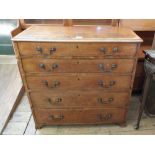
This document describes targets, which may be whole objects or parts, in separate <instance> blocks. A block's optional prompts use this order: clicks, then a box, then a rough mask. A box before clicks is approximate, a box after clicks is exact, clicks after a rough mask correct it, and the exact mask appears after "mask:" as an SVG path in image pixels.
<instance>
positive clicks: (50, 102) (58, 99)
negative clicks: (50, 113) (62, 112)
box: [47, 97, 62, 105]
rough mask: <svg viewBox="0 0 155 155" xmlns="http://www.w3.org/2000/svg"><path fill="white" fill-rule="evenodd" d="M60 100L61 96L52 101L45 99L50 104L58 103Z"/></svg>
mask: <svg viewBox="0 0 155 155" xmlns="http://www.w3.org/2000/svg"><path fill="white" fill-rule="evenodd" d="M61 102H62V98H60V97H58V98H56V99H55V101H52V100H51V99H50V98H48V99H47V103H48V104H50V105H59V104H60V103H61Z"/></svg>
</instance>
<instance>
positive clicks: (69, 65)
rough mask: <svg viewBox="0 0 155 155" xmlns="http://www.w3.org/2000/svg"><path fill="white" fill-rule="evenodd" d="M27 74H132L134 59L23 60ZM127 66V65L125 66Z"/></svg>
mask: <svg viewBox="0 0 155 155" xmlns="http://www.w3.org/2000/svg"><path fill="white" fill-rule="evenodd" d="M22 62H23V68H24V71H25V72H26V73H75V72H77V73H102V72H103V73H132V71H133V66H134V62H135V60H134V59H104V60H101V59H100V60H80V59H79V60H75V59H74V60H73V59H71V60H68V59H65V60H60V59H59V60H57V59H29V58H28V59H27V58H26V59H22ZM125 64H127V65H125Z"/></svg>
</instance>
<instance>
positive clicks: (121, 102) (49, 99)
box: [30, 91, 130, 108]
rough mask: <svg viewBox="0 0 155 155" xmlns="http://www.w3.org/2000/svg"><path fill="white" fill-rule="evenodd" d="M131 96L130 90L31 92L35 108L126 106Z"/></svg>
mask: <svg viewBox="0 0 155 155" xmlns="http://www.w3.org/2000/svg"><path fill="white" fill-rule="evenodd" d="M129 96H130V93H128V92H120V93H119V92H115V93H112V92H103V91H72V92H70V91H67V92H63V91H62V92H60V91H59V92H48V93H44V92H30V98H31V101H32V104H33V107H35V108H70V107H126V106H127V105H128V101H129Z"/></svg>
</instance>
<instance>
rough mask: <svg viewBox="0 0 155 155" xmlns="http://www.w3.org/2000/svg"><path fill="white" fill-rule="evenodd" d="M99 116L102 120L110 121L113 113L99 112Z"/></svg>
mask: <svg viewBox="0 0 155 155" xmlns="http://www.w3.org/2000/svg"><path fill="white" fill-rule="evenodd" d="M97 117H98V118H99V120H100V121H108V120H110V119H111V118H112V114H111V113H106V114H104V115H103V114H99V115H97Z"/></svg>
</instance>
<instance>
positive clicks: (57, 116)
mask: <svg viewBox="0 0 155 155" xmlns="http://www.w3.org/2000/svg"><path fill="white" fill-rule="evenodd" d="M49 118H50V119H52V120H55V121H60V120H62V119H64V116H63V115H62V114H60V115H50V116H49Z"/></svg>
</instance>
